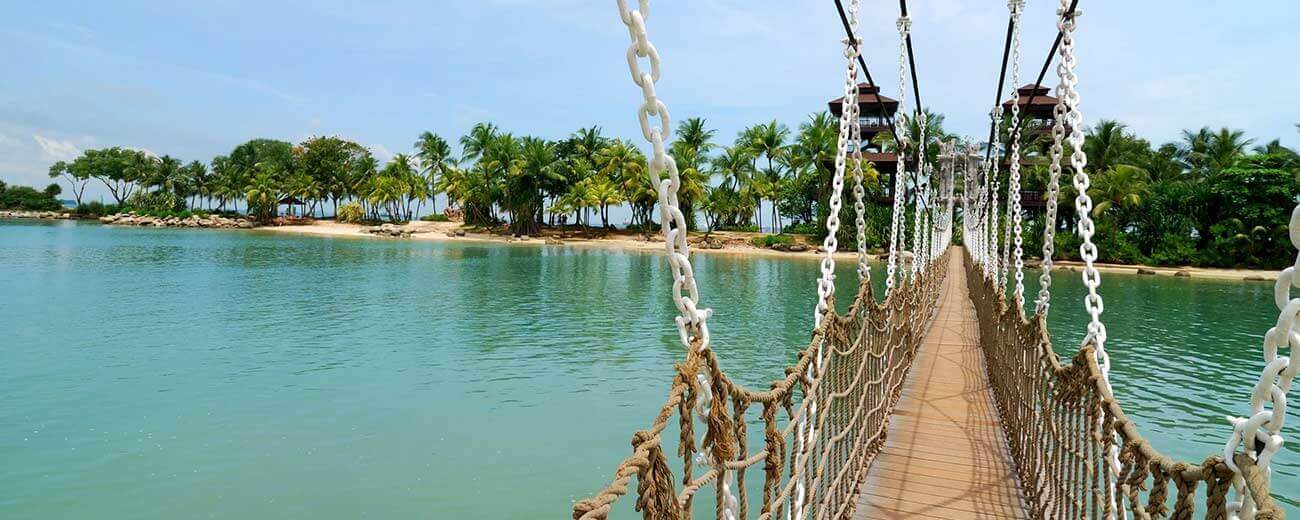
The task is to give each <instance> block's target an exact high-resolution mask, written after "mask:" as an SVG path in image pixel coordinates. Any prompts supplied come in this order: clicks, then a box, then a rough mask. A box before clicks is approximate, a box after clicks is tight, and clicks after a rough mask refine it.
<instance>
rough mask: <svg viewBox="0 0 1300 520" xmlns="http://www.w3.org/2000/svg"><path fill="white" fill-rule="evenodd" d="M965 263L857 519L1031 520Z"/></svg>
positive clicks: (921, 354)
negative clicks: (1003, 427)
mask: <svg viewBox="0 0 1300 520" xmlns="http://www.w3.org/2000/svg"><path fill="white" fill-rule="evenodd" d="M961 262H962V259H961V257H960V256H958V255H953V256H952V257H951V260H950V262H949V265H948V278H947V279H946V280H945V281H944V287H943V292H942V294H941V296H940V299H941V301H940V304H939V311H938V312H937V313H936V314H935V318H934V321H933V323H932V324H931V325H930V330H929V332H928V333H927V335H926V338H925V340H924V341H923V342H922V344H921V347H920V350H919V351H918V352H917V358H916V362H915V364H914V365H913V366H912V370H911V373H910V374H908V380H907V382H906V383H905V386H904V388H903V392H902V397H901V398H900V399H899V402H898V406H897V407H896V408H895V409H894V415H893V417H892V418H891V419H890V422H889V437H888V440H887V441H886V443H885V449H884V451H882V452H881V453H880V455H878V456H877V457H876V460H875V461H874V462H873V463H872V465H871V470H870V471H869V472H868V473H867V478H866V480H865V481H864V482H863V483H862V493H861V494H860V495H859V498H858V506H857V510H856V511H855V512H854V515H853V518H855V519H856V518H873V519H896V518H952V519H967V518H969V519H988V518H1025V516H1026V515H1025V512H1024V507H1023V505H1022V503H1021V501H1020V495H1019V491H1018V489H1019V482H1017V480H1016V478H1015V472H1014V471H1013V465H1012V463H1011V461H1010V455H1008V453H1007V451H1006V443H1005V442H1004V441H1003V439H1002V436H1001V435H1002V433H1001V426H1000V423H999V421H998V416H997V411H996V409H995V408H994V407H993V395H992V393H991V392H990V390H989V383H988V377H987V375H986V374H985V372H984V358H983V355H982V354H981V353H980V350H979V327H978V325H977V323H976V322H975V320H976V317H975V307H974V306H973V305H972V304H971V301H970V298H969V296H968V295H967V289H966V271H965V269H964V268H963V267H962V264H961Z"/></svg>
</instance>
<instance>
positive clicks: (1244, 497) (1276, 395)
mask: <svg viewBox="0 0 1300 520" xmlns="http://www.w3.org/2000/svg"><path fill="white" fill-rule="evenodd" d="M1288 230H1289V235H1290V239H1291V246H1292V247H1294V248H1296V249H1297V250H1300V205H1297V206H1296V207H1295V208H1294V209H1292V210H1291V221H1290V225H1289V227H1288ZM1297 271H1300V253H1298V254H1297V255H1296V259H1295V262H1294V263H1293V264H1292V265H1291V267H1287V268H1286V269H1283V270H1282V272H1281V273H1280V274H1279V275H1278V277H1277V281H1276V282H1274V284H1273V302H1274V304H1275V305H1276V306H1277V310H1278V317H1277V324H1276V325H1274V326H1273V327H1272V328H1270V329H1268V332H1267V333H1265V334H1264V369H1263V371H1261V372H1260V374H1259V381H1258V382H1257V383H1256V384H1255V389H1254V391H1253V392H1252V393H1251V396H1250V415H1249V416H1248V417H1245V418H1243V417H1228V422H1229V423H1231V424H1232V436H1231V437H1229V439H1228V442H1227V444H1226V445H1225V446H1224V447H1223V460H1224V462H1225V463H1227V464H1228V467H1230V468H1232V470H1233V472H1235V473H1236V475H1235V477H1234V478H1233V482H1232V486H1233V489H1234V491H1235V494H1236V498H1237V500H1234V501H1231V502H1229V503H1228V511H1229V518H1238V517H1241V518H1252V517H1253V516H1254V513H1255V511H1254V508H1255V502H1254V500H1251V499H1250V491H1249V490H1248V489H1247V488H1246V487H1245V479H1244V478H1243V477H1242V475H1241V469H1240V468H1238V467H1237V463H1236V462H1235V461H1234V460H1233V456H1234V455H1235V454H1236V453H1237V450H1238V449H1239V448H1242V449H1244V452H1245V454H1246V455H1247V456H1248V457H1251V458H1253V459H1254V460H1255V464H1256V465H1257V466H1259V467H1260V468H1262V469H1263V470H1264V471H1263V475H1264V478H1265V484H1266V486H1265V489H1268V486H1267V484H1268V482H1269V481H1270V480H1271V479H1272V468H1271V467H1270V465H1271V464H1272V461H1273V456H1274V455H1275V454H1276V453H1277V451H1278V450H1279V449H1280V448H1281V447H1282V444H1283V439H1282V435H1281V431H1282V426H1283V423H1285V421H1286V406H1287V402H1286V398H1287V393H1288V392H1289V391H1290V390H1291V383H1292V381H1293V380H1294V379H1295V375H1296V372H1297V370H1300V363H1297V361H1300V360H1297V359H1296V356H1297V352H1300V298H1292V297H1291V288H1292V287H1300V277H1297V276H1296V272H1297ZM1283 348H1286V349H1288V350H1289V351H1290V352H1289V353H1288V354H1287V355H1286V356H1285V357H1283V356H1279V355H1278V353H1279V351H1280V350H1281V349H1283ZM1265 403H1267V404H1268V405H1269V406H1268V407H1267V408H1266V407H1265V406H1264V405H1265ZM1248 441H1249V443H1248ZM1243 444H1245V446H1244V448H1243V446H1242V445H1243Z"/></svg>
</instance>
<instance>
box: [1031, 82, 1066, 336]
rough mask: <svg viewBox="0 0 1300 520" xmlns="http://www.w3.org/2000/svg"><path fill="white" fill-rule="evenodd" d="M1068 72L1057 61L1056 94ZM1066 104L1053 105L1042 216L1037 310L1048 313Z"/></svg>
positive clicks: (1060, 99)
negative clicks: (1049, 154) (1050, 146)
mask: <svg viewBox="0 0 1300 520" xmlns="http://www.w3.org/2000/svg"><path fill="white" fill-rule="evenodd" d="M1068 75H1069V71H1067V70H1066V68H1065V64H1064V63H1058V64H1057V65H1056V77H1057V94H1058V95H1059V94H1060V90H1061V87H1060V85H1064V84H1065V82H1066V79H1067V77H1068ZM1067 117H1068V116H1067V107H1066V100H1065V98H1064V97H1060V98H1057V100H1056V105H1055V106H1054V107H1052V148H1051V164H1050V166H1048V173H1047V202H1046V208H1045V209H1044V212H1043V213H1044V216H1043V265H1042V269H1043V272H1042V274H1040V275H1039V276H1038V285H1039V288H1038V302H1037V304H1036V305H1035V309H1034V312H1037V313H1039V314H1043V315H1046V314H1047V313H1048V311H1049V310H1050V309H1051V307H1052V257H1053V256H1054V255H1055V253H1056V212H1057V206H1058V204H1059V199H1060V198H1061V158H1062V156H1063V154H1064V151H1065V147H1064V146H1063V142H1064V140H1065V121H1066V119H1067Z"/></svg>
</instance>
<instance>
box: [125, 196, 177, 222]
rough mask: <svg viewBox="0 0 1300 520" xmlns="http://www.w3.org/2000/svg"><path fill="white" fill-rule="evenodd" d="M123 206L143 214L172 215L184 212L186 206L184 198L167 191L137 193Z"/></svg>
mask: <svg viewBox="0 0 1300 520" xmlns="http://www.w3.org/2000/svg"><path fill="white" fill-rule="evenodd" d="M125 206H127V207H128V208H130V209H131V210H133V211H135V212H137V213H142V214H143V213H145V212H164V213H172V212H178V211H184V210H185V206H186V204H185V198H184V197H177V196H176V194H175V193H172V192H169V191H163V190H158V191H138V192H136V193H135V194H134V195H131V198H129V199H127V200H126V204H125ZM151 216H157V215H151Z"/></svg>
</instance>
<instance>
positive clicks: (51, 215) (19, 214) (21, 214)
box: [0, 210, 72, 220]
mask: <svg viewBox="0 0 1300 520" xmlns="http://www.w3.org/2000/svg"><path fill="white" fill-rule="evenodd" d="M0 218H43V219H59V220H64V219H70V218H72V214H71V213H62V212H58V211H23V210H14V211H10V210H4V211H0Z"/></svg>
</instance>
